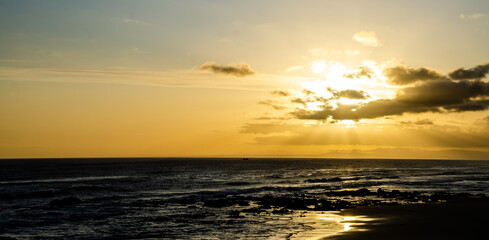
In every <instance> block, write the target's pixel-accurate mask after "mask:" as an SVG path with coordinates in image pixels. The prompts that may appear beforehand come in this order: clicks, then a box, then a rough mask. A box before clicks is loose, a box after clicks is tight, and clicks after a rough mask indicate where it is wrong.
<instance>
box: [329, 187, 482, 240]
mask: <svg viewBox="0 0 489 240" xmlns="http://www.w3.org/2000/svg"><path fill="white" fill-rule="evenodd" d="M339 214H340V215H342V216H344V217H349V218H345V219H351V220H349V221H345V222H347V223H350V224H351V229H350V230H349V231H344V232H341V233H340V234H338V235H334V236H328V237H324V238H323V239H325V240H357V239H376V240H383V239H386V240H387V239H399V240H404V239H406V240H407V239H480V238H481V236H485V235H487V231H486V229H485V228H486V226H487V216H488V215H489V198H488V197H481V196H468V197H460V196H457V197H453V198H449V199H447V200H446V202H438V203H425V204H410V205H398V206H369V207H358V208H351V209H345V210H342V211H341V212H340V213H339ZM355 216H362V217H363V218H366V219H369V220H368V221H362V220H353V218H354V217H355ZM360 219H361V218H360Z"/></svg>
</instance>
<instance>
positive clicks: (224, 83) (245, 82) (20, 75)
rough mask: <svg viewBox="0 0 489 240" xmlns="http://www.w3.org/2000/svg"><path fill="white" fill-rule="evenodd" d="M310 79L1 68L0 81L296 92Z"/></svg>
mask: <svg viewBox="0 0 489 240" xmlns="http://www.w3.org/2000/svg"><path fill="white" fill-rule="evenodd" d="M310 80H311V79H309V78H297V77H288V76H283V75H269V74H255V75H253V76H250V77H247V78H236V77H233V76H229V75H222V74H220V75H216V76H214V77H209V74H207V73H203V72H199V71H195V70H187V71H173V72H156V71H115V70H114V71H103V70H72V69H48V68H7V67H0V81H36V82H68V83H69V82H87V83H115V84H134V85H151V86H161V87H190V88H215V89H239V90H252V91H266V92H270V91H273V90H275V89H277V88H281V89H283V88H284V86H286V89H296V88H299V87H300V84H302V83H303V82H305V81H310Z"/></svg>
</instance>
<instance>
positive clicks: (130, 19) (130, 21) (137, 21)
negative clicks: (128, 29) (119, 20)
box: [123, 18, 149, 25]
mask: <svg viewBox="0 0 489 240" xmlns="http://www.w3.org/2000/svg"><path fill="white" fill-rule="evenodd" d="M123 21H124V22H125V23H131V24H141V25H148V24H149V23H147V22H143V21H140V20H136V19H132V18H124V20H123Z"/></svg>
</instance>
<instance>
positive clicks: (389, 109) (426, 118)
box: [0, 0, 489, 159]
mask: <svg viewBox="0 0 489 240" xmlns="http://www.w3.org/2000/svg"><path fill="white" fill-rule="evenodd" d="M0 30H1V34H0V158H20V157H35V158H38V157H39V158H44V157H325V158H338V157H339V158H443V159H489V110H488V109H489V79H488V78H489V74H488V72H489V44H488V43H489V1H487V0H481V1H447V0H440V1H278V0H277V1H229V0H228V1H185V0H178V1H149V0H148V1H122V0H118V1H86V0H84V1H49V0H46V1H25V0H20V1H7V0H0Z"/></svg>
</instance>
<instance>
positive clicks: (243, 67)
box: [200, 62, 255, 77]
mask: <svg viewBox="0 0 489 240" xmlns="http://www.w3.org/2000/svg"><path fill="white" fill-rule="evenodd" d="M200 70H204V71H212V72H214V73H217V74H226V75H233V76H236V77H246V76H249V75H253V74H255V71H253V69H251V67H250V65H248V64H246V63H240V64H233V65H227V66H225V65H221V64H217V63H214V62H207V63H204V64H203V65H202V66H200Z"/></svg>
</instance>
